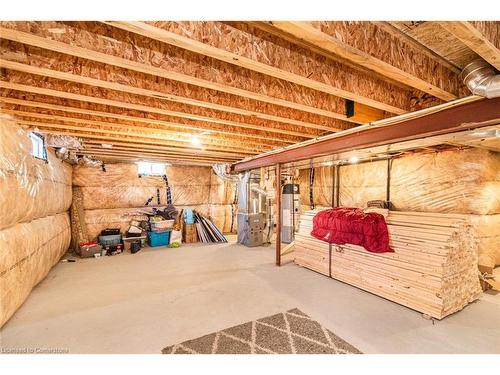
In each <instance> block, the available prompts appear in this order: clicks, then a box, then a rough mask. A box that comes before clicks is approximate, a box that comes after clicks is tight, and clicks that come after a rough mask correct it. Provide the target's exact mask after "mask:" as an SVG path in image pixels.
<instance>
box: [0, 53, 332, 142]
mask: <svg viewBox="0 0 500 375" xmlns="http://www.w3.org/2000/svg"><path fill="white" fill-rule="evenodd" d="M7 66H8V67H9V69H10V67H14V66H15V67H17V68H19V69H14V70H15V71H20V72H23V73H26V72H28V74H32V73H31V71H38V68H35V69H31V68H29V69H24V67H25V66H27V65H25V64H17V63H11V62H5V60H0V67H7ZM38 73H40V75H41V76H42V72H40V71H38ZM37 75H38V74H37ZM11 84H12V82H11ZM58 86H61V87H63V85H58ZM90 86H91V85H90ZM32 87H37V86H34V85H32ZM57 88H59V87H57ZM66 94H67V95H71V96H73V97H75V95H80V96H83V97H89V96H88V95H81V94H72V93H69V92H66ZM94 95H95V94H94ZM91 98H95V96H91ZM75 100H76V99H75ZM121 103H123V104H122V106H123V107H124V108H130V109H134V108H135V109H136V110H138V106H140V107H142V108H143V109H142V110H143V111H145V110H146V108H150V110H149V112H154V113H161V114H162V115H165V116H172V117H178V118H182V119H187V120H194V121H200V122H204V123H209V124H215V125H222V126H226V125H227V126H231V127H236V128H244V129H252V130H260V131H267V132H275V133H283V132H288V133H292V134H289V135H293V136H299V137H305V138H313V137H314V136H313V135H304V134H305V133H304V132H300V131H288V130H286V129H279V128H274V127H270V126H266V125H265V124H264V123H262V125H255V124H251V123H245V122H239V121H232V120H226V119H223V118H216V117H210V116H205V115H198V114H193V113H188V112H180V111H172V110H170V109H164V108H158V107H153V106H149V105H143V104H134V103H129V102H121ZM334 130H339V129H334Z"/></svg>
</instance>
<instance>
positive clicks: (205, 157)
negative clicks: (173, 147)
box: [75, 145, 238, 160]
mask: <svg viewBox="0 0 500 375" xmlns="http://www.w3.org/2000/svg"><path fill="white" fill-rule="evenodd" d="M75 150H76V149H75ZM76 151H90V152H97V151H111V152H114V151H116V152H135V153H137V152H138V153H141V154H145V155H158V156H182V157H186V158H191V159H193V160H195V159H201V160H211V159H217V160H237V159H238V158H236V157H229V156H224V157H222V156H208V155H200V156H196V155H194V156H186V155H185V154H179V153H173V152H166V151H154V150H145V149H138V148H136V147H123V146H113V148H111V149H106V148H103V147H97V146H94V145H85V148H83V149H78V150H76Z"/></svg>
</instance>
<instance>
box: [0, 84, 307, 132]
mask: <svg viewBox="0 0 500 375" xmlns="http://www.w3.org/2000/svg"><path fill="white" fill-rule="evenodd" d="M0 88H7V89H12V90H18V91H26V92H31V93H34V94H41V95H48V96H55V97H58V98H63V99H70V100H79V101H85V102H90V103H95V104H102V105H109V106H113V107H118V108H127V109H132V110H136V111H142V112H150V113H156V114H160V115H166V116H174V117H180V118H186V119H190V120H196V121H204V122H210V123H214V124H219V125H229V126H235V127H240V128H246V129H253V130H261V131H266V132H272V133H279V134H288V135H293V136H297V137H303V138H315V136H314V135H305V133H303V132H299V131H290V130H286V129H277V128H271V127H266V126H265V125H262V126H258V125H253V124H245V123H242V122H237V121H229V120H222V119H217V120H214V119H213V118H211V117H206V116H199V115H190V114H185V113H182V112H176V111H169V110H166V109H161V108H157V107H151V106H146V105H142V104H133V103H128V102H122V101H116V100H110V99H104V98H98V97H95V96H88V95H80V94H74V93H69V92H64V91H59V90H52V89H46V88H41V87H37V86H30V85H23V84H19V83H12V82H7V81H0Z"/></svg>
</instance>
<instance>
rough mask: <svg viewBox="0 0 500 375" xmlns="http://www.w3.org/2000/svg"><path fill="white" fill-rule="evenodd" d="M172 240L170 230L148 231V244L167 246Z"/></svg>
mask: <svg viewBox="0 0 500 375" xmlns="http://www.w3.org/2000/svg"><path fill="white" fill-rule="evenodd" d="M169 242H170V231H168V232H148V245H149V246H151V247H155V246H166V245H168V244H169Z"/></svg>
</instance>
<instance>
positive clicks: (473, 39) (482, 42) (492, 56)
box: [440, 21, 500, 70]
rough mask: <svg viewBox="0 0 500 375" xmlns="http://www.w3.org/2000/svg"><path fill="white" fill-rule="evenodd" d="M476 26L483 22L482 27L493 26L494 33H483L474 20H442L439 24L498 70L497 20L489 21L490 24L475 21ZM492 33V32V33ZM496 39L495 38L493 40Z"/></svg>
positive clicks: (499, 57) (499, 55)
mask: <svg viewBox="0 0 500 375" xmlns="http://www.w3.org/2000/svg"><path fill="white" fill-rule="evenodd" d="M476 24H477V25H478V26H481V24H485V25H484V26H485V27H484V29H487V28H492V29H493V28H494V29H496V34H494V35H492V36H490V37H488V36H487V35H484V34H483V33H482V32H481V31H480V30H479V29H478V28H477V27H476V26H475V25H474V22H467V21H443V22H440V25H441V26H442V27H443V28H444V29H445V30H447V31H448V32H450V33H451V34H453V35H454V36H455V37H457V38H458V39H459V40H460V41H461V42H462V43H464V44H465V45H466V46H467V47H469V48H470V49H471V50H473V51H474V52H476V53H477V54H478V55H479V56H481V57H482V58H483V59H484V60H486V61H487V62H488V63H490V64H491V65H493V66H494V67H495V68H496V69H497V70H500V40H498V39H499V38H500V26H499V25H498V22H491V23H490V24H493V25H490V24H489V23H488V22H486V21H483V22H481V21H478V22H476ZM492 34H493V33H492ZM490 38H491V39H490ZM495 39H496V40H495Z"/></svg>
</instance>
